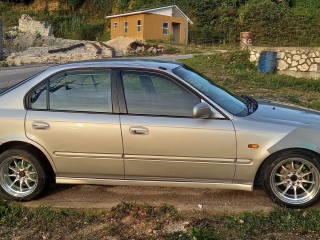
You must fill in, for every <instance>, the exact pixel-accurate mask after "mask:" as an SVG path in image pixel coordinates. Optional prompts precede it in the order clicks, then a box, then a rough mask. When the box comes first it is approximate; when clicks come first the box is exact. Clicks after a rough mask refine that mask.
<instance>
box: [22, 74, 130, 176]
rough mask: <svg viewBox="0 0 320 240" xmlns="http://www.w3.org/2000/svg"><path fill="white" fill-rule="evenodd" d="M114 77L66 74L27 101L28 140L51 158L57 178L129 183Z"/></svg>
mask: <svg viewBox="0 0 320 240" xmlns="http://www.w3.org/2000/svg"><path fill="white" fill-rule="evenodd" d="M111 76H112V74H111V70H98V69H97V70H94V69H90V70H70V71H65V72H62V73H58V74H55V75H53V76H51V77H50V78H48V79H47V80H45V81H44V82H42V83H41V84H39V85H38V86H37V87H36V88H35V89H33V91H32V92H31V93H30V95H29V96H28V97H27V102H28V104H27V105H28V111H27V114H26V120H25V128H26V135H27V137H28V138H29V139H31V140H33V141H35V142H37V143H38V144H40V145H42V146H43V147H44V148H45V149H46V150H47V151H48V153H49V154H50V155H51V157H52V159H53V161H54V164H55V167H56V169H57V177H77V178H117V179H123V178H124V173H123V170H124V169H123V158H122V154H123V149H122V139H121V131H120V125H119V115H118V114H114V113H113V102H112V90H111V89H112V87H111V86H112V83H111V82H112V78H111Z"/></svg>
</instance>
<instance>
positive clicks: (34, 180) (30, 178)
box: [28, 176, 37, 182]
mask: <svg viewBox="0 0 320 240" xmlns="http://www.w3.org/2000/svg"><path fill="white" fill-rule="evenodd" d="M28 179H29V180H30V181H32V182H37V180H36V179H34V178H32V177H30V176H29V178H28Z"/></svg>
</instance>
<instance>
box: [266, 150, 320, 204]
mask: <svg viewBox="0 0 320 240" xmlns="http://www.w3.org/2000/svg"><path fill="white" fill-rule="evenodd" d="M319 162H320V159H319V158H317V157H316V156H315V155H313V154H310V153H308V152H303V151H288V152H284V153H281V154H278V155H275V156H273V157H271V158H270V159H268V160H267V162H266V163H265V164H264V166H263V169H262V173H263V174H262V176H263V188H264V191H265V192H266V193H267V194H268V195H269V197H270V198H271V199H272V200H273V201H274V202H276V203H277V204H279V205H281V206H286V207H290V208H307V207H310V206H312V205H314V204H315V203H316V202H317V201H318V199H319V196H320V173H319V172H320V163H319Z"/></svg>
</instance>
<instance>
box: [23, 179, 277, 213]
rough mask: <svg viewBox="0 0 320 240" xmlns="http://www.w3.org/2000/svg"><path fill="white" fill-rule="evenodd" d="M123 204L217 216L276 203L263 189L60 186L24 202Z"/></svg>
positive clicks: (86, 205) (99, 206) (31, 204)
mask: <svg viewBox="0 0 320 240" xmlns="http://www.w3.org/2000/svg"><path fill="white" fill-rule="evenodd" d="M121 202H136V203H148V204H161V203H167V204H171V205H174V206H175V207H177V209H178V210H180V211H185V210H187V211H190V210H197V211H199V210H201V209H205V210H207V211H209V212H213V213H221V212H230V213H236V212H242V211H253V210H265V211H268V210H270V209H271V208H272V207H273V206H275V204H274V203H273V202H271V201H270V200H269V198H268V197H267V196H266V195H265V193H264V192H263V190H255V191H253V192H245V191H230V190H209V189H193V188H164V187H132V186H130V187H129V186H128V187H126V186H91V185H57V186H56V187H54V188H53V189H51V191H50V192H49V194H48V195H47V196H45V197H43V198H41V199H38V200H35V201H32V202H27V203H24V205H25V206H29V207H36V206H40V205H46V206H52V207H63V208H85V209H86V208H90V209H109V208H111V207H113V206H116V205H117V204H119V203H121Z"/></svg>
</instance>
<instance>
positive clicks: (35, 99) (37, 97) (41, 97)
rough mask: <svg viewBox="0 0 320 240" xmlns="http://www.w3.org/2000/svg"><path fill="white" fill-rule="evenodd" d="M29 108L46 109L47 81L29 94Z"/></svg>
mask: <svg viewBox="0 0 320 240" xmlns="http://www.w3.org/2000/svg"><path fill="white" fill-rule="evenodd" d="M31 108H33V109H47V82H45V83H42V84H41V85H40V86H38V87H37V88H36V89H35V90H34V91H33V93H32V94H31Z"/></svg>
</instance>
